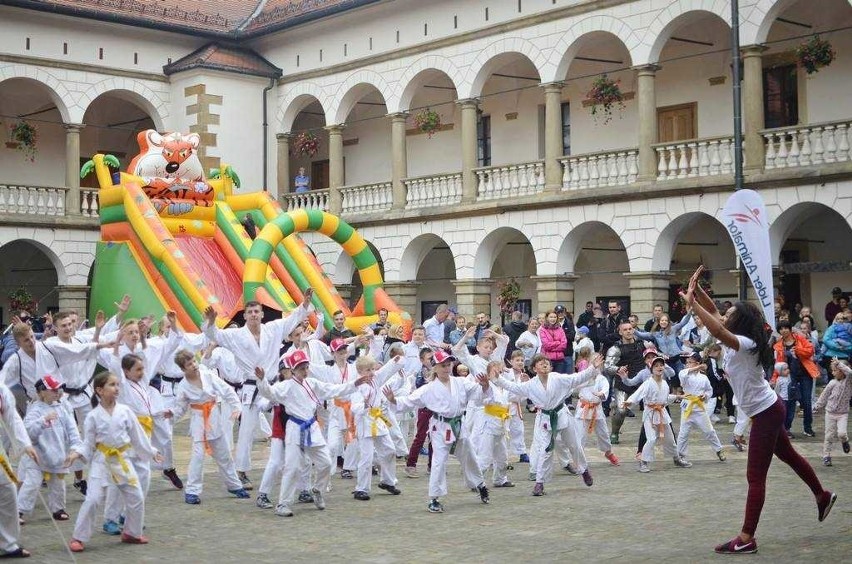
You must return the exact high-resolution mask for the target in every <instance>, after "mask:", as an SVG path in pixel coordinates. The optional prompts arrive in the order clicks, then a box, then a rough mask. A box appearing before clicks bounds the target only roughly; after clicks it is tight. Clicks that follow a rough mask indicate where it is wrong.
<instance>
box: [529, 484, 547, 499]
mask: <svg viewBox="0 0 852 564" xmlns="http://www.w3.org/2000/svg"><path fill="white" fill-rule="evenodd" d="M532 494H533V495H534V496H535V497H541V496H543V495H544V484H542V483H541V482H536V483H535V486H533V491H532Z"/></svg>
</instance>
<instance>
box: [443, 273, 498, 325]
mask: <svg viewBox="0 0 852 564" xmlns="http://www.w3.org/2000/svg"><path fill="white" fill-rule="evenodd" d="M453 286H455V287H456V310H457V311H458V312H459V314H461V315H463V316H464V317H466V318H468V319H471V318H473V317H474V316H476V314H477V313H478V312H480V311H482V312H485V313H487V314H489V315H491V304H492V301H493V300H492V299H491V291H492V289H493V286H494V284H493V280H479V279H466V280H453Z"/></svg>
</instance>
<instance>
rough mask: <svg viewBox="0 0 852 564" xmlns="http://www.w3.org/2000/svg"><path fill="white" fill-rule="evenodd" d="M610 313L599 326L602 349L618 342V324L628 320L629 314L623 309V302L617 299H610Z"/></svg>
mask: <svg viewBox="0 0 852 564" xmlns="http://www.w3.org/2000/svg"><path fill="white" fill-rule="evenodd" d="M608 309H609V315H607V316H606V318H604V320H603V323H601V326H600V327H599V328H598V334H599V335H600V340H601V351H605V350H607V349H609V347H611V346H612V345H614V344H615V343H616V342H618V340H619V337H620V335H619V334H618V326H619V325H621V324H622V323H625V322H627V315H625V314H624V312H623V311H621V304H620V303H618V302H617V301H615V300H610V301H609V306H608Z"/></svg>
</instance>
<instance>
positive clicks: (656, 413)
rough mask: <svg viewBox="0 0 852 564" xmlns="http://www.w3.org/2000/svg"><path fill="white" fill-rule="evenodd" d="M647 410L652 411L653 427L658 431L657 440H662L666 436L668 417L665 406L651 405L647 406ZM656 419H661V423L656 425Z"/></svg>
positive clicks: (660, 404)
mask: <svg viewBox="0 0 852 564" xmlns="http://www.w3.org/2000/svg"><path fill="white" fill-rule="evenodd" d="M645 407H646V408H648V409H650V410H651V415H650V417H651V426H652V427H656V429H657V438H659V439H661V438H663V437H664V436H665V435H666V415H665V413H666V412H665V411H663V410H664V409H665V407H666V406H665V404H662V403H649V404H646V405H645ZM654 417H657V418H658V419H659V423H654Z"/></svg>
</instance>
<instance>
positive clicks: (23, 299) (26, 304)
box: [7, 286, 38, 314]
mask: <svg viewBox="0 0 852 564" xmlns="http://www.w3.org/2000/svg"><path fill="white" fill-rule="evenodd" d="M7 297H8V298H9V309H10V310H11V311H13V312H17V311H21V310H26V311H28V312H30V313H31V314H34V313H35V312H36V310H37V309H38V303H37V302H36V301H35V300H34V299H33V295H32V294H30V293H29V292H28V291H27V290H26V289H24V287H23V286H21V287H19V288H17V289H15V290H12V291H11V292H9V293H8V294H7Z"/></svg>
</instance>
